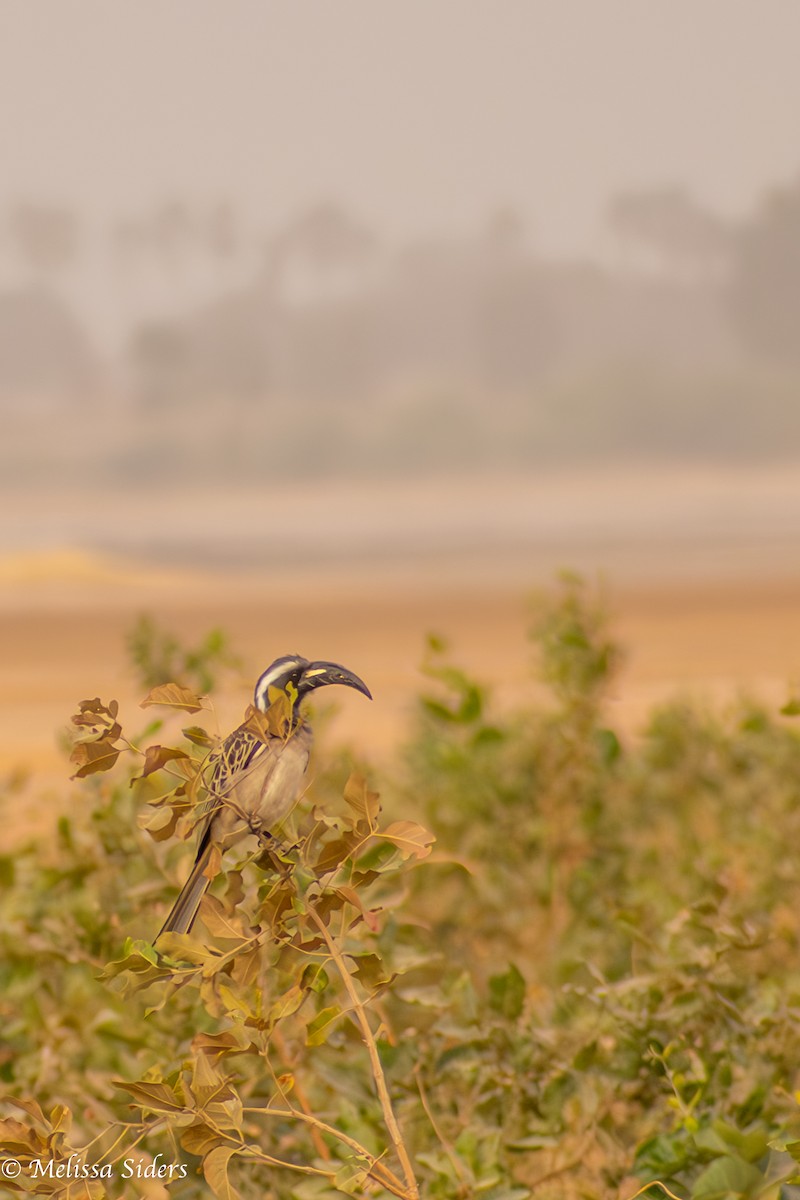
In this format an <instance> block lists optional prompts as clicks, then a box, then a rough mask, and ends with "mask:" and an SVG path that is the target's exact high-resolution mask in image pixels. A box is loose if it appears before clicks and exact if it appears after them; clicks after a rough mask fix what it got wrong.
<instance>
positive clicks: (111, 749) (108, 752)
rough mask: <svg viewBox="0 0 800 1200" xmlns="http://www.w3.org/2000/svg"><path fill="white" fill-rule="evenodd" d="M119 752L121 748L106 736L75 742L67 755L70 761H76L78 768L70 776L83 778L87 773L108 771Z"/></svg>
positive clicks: (93, 773) (94, 773)
mask: <svg viewBox="0 0 800 1200" xmlns="http://www.w3.org/2000/svg"><path fill="white" fill-rule="evenodd" d="M121 753H122V750H121V749H120V748H118V747H116V746H114V745H113V743H112V742H111V741H109V740H108V739H107V738H100V739H98V740H95V741H90V742H76V744H75V745H74V746H73V747H72V753H71V754H70V756H69V757H70V761H71V762H74V763H77V765H78V770H77V771H76V772H75V774H74V775H72V776H71V778H72V779H85V778H86V776H87V775H97V774H99V772H101V771H110V770H111V768H112V767H113V766H114V764H115V763H116V761H117V759H118V758H119V756H120V754H121Z"/></svg>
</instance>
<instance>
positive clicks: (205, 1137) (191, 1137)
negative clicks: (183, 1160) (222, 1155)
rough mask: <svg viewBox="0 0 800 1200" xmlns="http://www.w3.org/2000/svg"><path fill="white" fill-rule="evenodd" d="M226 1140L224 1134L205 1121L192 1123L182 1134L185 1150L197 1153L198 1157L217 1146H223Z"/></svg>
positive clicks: (182, 1143)
mask: <svg viewBox="0 0 800 1200" xmlns="http://www.w3.org/2000/svg"><path fill="white" fill-rule="evenodd" d="M225 1140H226V1139H225V1137H224V1135H223V1134H221V1133H219V1131H218V1130H216V1129H212V1128H211V1127H210V1126H209V1125H206V1124H205V1122H204V1121H198V1122H196V1123H195V1124H194V1125H190V1126H189V1128H188V1129H184V1131H183V1133H182V1134H181V1145H182V1146H183V1148H184V1150H186V1151H188V1153H189V1154H196V1155H198V1157H202V1155H204V1154H208V1152H209V1151H210V1150H213V1149H214V1147H215V1146H221V1145H222V1144H223V1142H224V1141H225Z"/></svg>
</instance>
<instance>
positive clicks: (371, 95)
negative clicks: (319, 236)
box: [0, 0, 800, 250]
mask: <svg viewBox="0 0 800 1200" xmlns="http://www.w3.org/2000/svg"><path fill="white" fill-rule="evenodd" d="M799 62H800V3H799V2H798V0H748V2H746V3H745V2H742V0H396V2H395V3H393V4H392V3H388V2H387V0H384V2H381V0H305V2H303V3H297V2H292V0H283V2H282V3H275V2H273V0H213V2H210V0H58V3H46V2H45V0H0V204H5V203H6V202H7V201H8V200H10V199H13V198H17V197H21V196H25V197H28V198H35V199H41V200H61V201H65V202H68V203H72V204H75V205H76V206H78V207H79V208H80V209H82V210H83V211H85V212H87V213H92V214H94V215H96V216H98V217H100V218H103V219H104V220H105V219H110V218H111V217H112V216H114V215H119V214H122V213H124V212H126V211H127V212H135V211H137V210H138V209H141V208H142V207H143V206H144V205H146V204H147V203H149V202H151V201H153V200H158V199H162V198H163V197H164V195H165V194H168V193H171V194H173V195H180V196H183V197H185V198H186V199H188V200H196V201H202V202H213V201H215V200H217V199H219V198H223V197H230V198H231V199H232V200H234V201H236V203H237V204H238V205H239V206H240V207H241V209H242V210H243V211H244V212H245V213H246V214H247V215H248V216H250V217H252V218H253V219H256V220H257V221H258V224H259V225H260V226H261V227H263V228H273V227H275V226H277V225H278V224H279V223H280V222H281V221H282V220H283V219H285V217H286V216H287V214H289V213H291V212H293V211H296V210H297V208H298V207H299V206H302V205H306V204H310V203H313V202H315V201H317V200H319V199H324V198H334V199H340V200H343V201H344V202H346V203H348V204H350V205H352V206H353V207H354V208H355V209H356V210H357V211H358V212H360V213H361V215H362V216H363V218H364V219H365V220H366V221H367V222H369V223H371V224H373V225H375V226H376V228H377V229H378V230H379V231H383V232H385V233H387V234H388V235H389V236H391V237H403V236H406V235H407V234H410V233H414V232H418V231H433V232H444V231H447V230H448V229H452V230H454V231H462V230H466V229H470V228H474V227H476V226H477V225H479V224H481V223H482V222H483V221H484V220H485V218H486V216H487V215H488V214H489V213H490V212H491V211H492V210H493V209H494V208H496V207H497V206H499V205H502V204H505V203H509V204H512V205H514V206H516V207H517V208H518V209H519V211H520V213H521V215H522V216H523V217H524V218H525V220H526V222H527V223H528V225H529V227H530V229H531V231H532V235H533V241H534V242H535V243H536V244H538V245H539V246H540V247H541V248H542V249H545V250H564V249H580V248H583V247H586V246H588V245H592V244H597V236H598V230H599V228H600V214H601V212H602V208H603V205H604V203H605V201H606V200H607V198H608V196H609V195H610V194H611V193H613V192H614V191H615V190H616V189H619V188H622V187H626V186H639V185H649V184H658V183H662V182H668V183H669V182H673V181H677V182H685V183H686V184H687V185H688V186H689V187H690V188H691V189H692V190H693V191H694V192H695V193H696V194H697V195H698V196H699V197H700V198H702V199H704V200H706V201H707V202H709V203H710V204H712V205H714V206H716V207H718V208H722V209H724V210H726V211H728V212H733V213H736V212H741V211H744V210H746V209H747V207H748V206H749V205H750V204H751V203H752V202H753V199H754V198H755V197H756V196H757V195H758V193H759V192H760V191H761V190H762V189H763V188H764V187H766V186H768V185H769V184H771V183H774V182H780V181H781V180H784V179H787V178H789V177H791V176H793V175H794V174H795V173H796V172H797V171H798V170H800V68H799V67H798V63H799Z"/></svg>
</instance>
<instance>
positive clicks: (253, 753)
mask: <svg viewBox="0 0 800 1200" xmlns="http://www.w3.org/2000/svg"><path fill="white" fill-rule="evenodd" d="M330 684H341V685H343V686H344V687H351V688H355V690H356V691H357V692H361V693H362V694H363V695H364V696H366V697H367V699H369V700H371V699H372V694H371V693H370V690H369V688H368V687H367V685H366V684H365V683H364V681H363V680H362V679H359V677H358V675H356V674H354V673H353V672H352V671H349V670H348V669H347V668H346V667H343V666H340V664H339V663H334V662H322V661H319V662H310V661H309V660H308V659H307V658H302V657H301V656H300V655H299V654H285V655H283V656H282V657H281V658H276V659H275V661H274V662H273V663H271V664H270V666H268V667H267V669H266V670H265V671H264V672H262V674H261V675H260V676H259V678H258V680H257V682H256V686H255V692H254V694H253V708H254V709H255V710H256V713H266V712H267V711H268V710H269V708H270V705H271V703H272V700H273V698H274V697H275V696H276V692H275V691H274V689H279V690H280V691H283V692H284V693H286V694H287V695H288V696H289V699H290V701H293V703H292V708H291V723H290V726H289V728H288V730H287V734H286V736H285V737H281V736H279V735H278V734H276V733H271V732H268V731H267V728H266V726H265V724H263V723H262V727H261V729H259V732H258V733H256V732H255V731H254V729H253V721H252V719H251V720H249V721H248V720H245V721H244V722H243V723H242V724H241V725H239V726H237V728H236V729H234V730H233V732H232V733H230V734H228V736H227V737H226V738H225V740H224V741H223V742H222V743H221V745H220V746H219V747H218V748H217V749H216V750H215V751H213V752H212V754H211V755H209V758H208V762H207V764H206V767H205V768H204V782H205V785H206V788H207V791H208V798H207V799H206V800H205V802H204V804H203V806H202V808H201V810H200V813H201V816H202V822H201V825H200V829H199V838H198V844H197V854H196V857H195V861H194V866H193V867H192V870H191V873H190V875H189V878H188V879H187V880H186V882H185V884H184V885H183V887H182V888H181V890H180V893H179V895H178V898H177V900H176V901H175V903H174V905H173V907H172V909H171V911H170V913H169V916H168V917H167V919H166V921H165V922H164V924H163V925H162V927H161V929H160V930H159V932H158V934H157V935H156V939H155V940H156V941H158V938H160V937H161V935H162V934H164V933H189V932H190V931H191V928H192V926H193V924H194V921H195V918H196V916H197V912H198V909H199V907H200V901H201V900H202V899H203V896H204V895H205V893H206V891H207V890H208V888H209V886H210V884H211V877H212V875H213V873H214V867H213V865H212V864H213V863H214V862H215V861H216V862H217V863H218V862H219V858H218V855H219V854H221V853H222V852H223V851H224V850H227V849H228V848H229V847H230V846H232V845H233V844H234V843H235V842H238V841H240V840H241V839H242V838H244V837H247V836H248V834H251V833H255V834H257V835H258V836H260V837H261V838H266V837H268V836H269V835H270V830H271V829H273V828H274V827H275V826H276V825H277V824H278V823H279V822H280V821H282V820H283V818H284V817H285V816H286V815H287V814H288V813H289V811H290V810H291V808H292V807H293V805H294V804H295V802H296V800H297V799H298V797H299V796H300V793H301V791H302V787H303V777H304V776H305V773H306V768H307V767H308V760H309V755H310V753H311V746H312V742H313V734H312V731H311V727H310V726H309V724H308V722H307V721H305V720H303V718H302V716H301V714H300V705H301V704H302V703H303V701H304V700H305V698H306V697H307V696H308V695H309V694H310V693H311V692H312V691H314V690H315V689H316V688H319V687H326V686H328V685H330ZM256 720H258V718H257V717H256ZM209 868H210V869H209Z"/></svg>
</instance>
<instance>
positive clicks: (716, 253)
mask: <svg viewBox="0 0 800 1200" xmlns="http://www.w3.org/2000/svg"><path fill="white" fill-rule="evenodd" d="M607 221H608V224H609V227H610V228H611V230H612V232H613V233H614V234H615V235H616V237H617V238H618V241H619V244H620V246H621V248H622V250H623V252H624V253H625V254H626V255H630V252H631V251H632V252H633V255H634V262H636V261H637V259H641V256H642V253H644V255H645V259H644V261H645V262H646V264H647V265H651V266H655V267H657V268H658V269H660V270H664V269H666V270H667V271H677V272H679V273H680V274H683V275H689V276H691V277H698V276H699V277H701V278H702V277H708V276H718V275H719V274H720V272H721V271H723V270H724V269H725V268H726V266H727V265H728V262H729V260H730V253H731V247H732V236H731V229H730V228H729V226H728V225H727V223H726V222H725V221H724V220H722V218H720V217H718V216H716V215H715V214H714V213H711V212H709V211H708V210H707V209H705V208H703V207H702V205H700V204H698V203H697V202H696V201H695V200H694V199H692V197H691V196H689V195H688V194H687V193H686V192H685V191H684V190H683V189H682V188H677V187H662V188H653V189H650V190H645V191H629V192H621V193H619V194H618V195H617V196H615V197H614V198H613V199H612V201H611V203H610V205H609V207H608V212H607Z"/></svg>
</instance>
